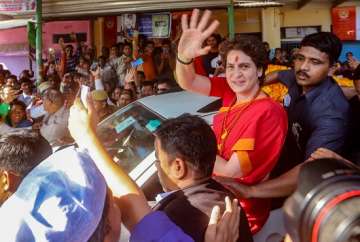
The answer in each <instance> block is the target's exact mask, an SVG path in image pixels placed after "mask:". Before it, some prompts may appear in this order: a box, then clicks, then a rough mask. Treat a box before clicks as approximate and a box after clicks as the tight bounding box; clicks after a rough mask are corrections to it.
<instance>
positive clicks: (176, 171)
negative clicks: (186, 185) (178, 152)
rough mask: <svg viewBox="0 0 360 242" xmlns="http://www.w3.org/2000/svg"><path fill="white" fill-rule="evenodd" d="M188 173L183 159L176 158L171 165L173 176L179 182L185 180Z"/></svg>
mask: <svg viewBox="0 0 360 242" xmlns="http://www.w3.org/2000/svg"><path fill="white" fill-rule="evenodd" d="M187 172H188V168H187V165H186V162H185V161H184V160H183V159H180V158H175V160H173V161H172V164H171V173H172V176H173V177H174V178H176V179H178V180H181V179H183V178H184V177H185V176H186V175H187Z"/></svg>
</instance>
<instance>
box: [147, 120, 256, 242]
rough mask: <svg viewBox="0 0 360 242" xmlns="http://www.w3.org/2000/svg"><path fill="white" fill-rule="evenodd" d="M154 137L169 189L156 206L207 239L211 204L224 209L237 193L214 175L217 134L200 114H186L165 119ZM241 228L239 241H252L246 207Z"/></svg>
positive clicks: (161, 175) (190, 232) (160, 171)
mask: <svg viewBox="0 0 360 242" xmlns="http://www.w3.org/2000/svg"><path fill="white" fill-rule="evenodd" d="M155 137H156V138H155V155H156V158H157V161H156V168H157V170H158V176H159V180H160V183H161V185H162V187H163V189H164V191H165V192H166V193H165V194H161V196H160V197H163V198H162V199H161V200H160V201H159V203H158V204H157V205H155V207H154V208H153V210H157V211H163V212H165V213H166V215H167V216H168V217H169V218H170V219H171V220H172V221H173V222H174V223H175V224H176V225H177V226H179V227H180V228H181V229H182V230H183V231H184V232H185V233H186V234H188V235H189V236H190V237H192V238H193V239H194V241H196V242H201V241H204V233H205V230H206V227H207V224H208V221H209V218H210V214H211V210H212V207H213V206H215V205H218V206H220V208H221V209H222V210H223V209H224V205H223V200H224V198H225V197H226V196H229V197H231V198H233V197H234V195H233V194H232V193H231V192H230V191H229V190H227V189H226V188H225V187H223V186H222V185H221V184H220V183H218V182H216V181H215V180H213V179H212V178H211V175H212V171H213V169H214V164H215V159H216V152H217V147H216V146H217V145H216V138H215V134H214V133H213V131H212V129H211V127H210V126H209V125H208V124H206V122H205V121H204V120H202V119H201V118H199V117H195V116H190V115H185V116H182V117H179V118H176V119H169V120H167V121H165V122H164V123H162V125H161V126H160V127H159V129H158V130H157V131H156V133H155ZM190 221H191V223H190ZM239 231H240V237H239V239H238V241H239V242H240V241H241V242H251V241H252V236H251V232H250V229H249V225H248V222H247V219H246V215H245V213H244V212H243V210H241V213H240V225H239Z"/></svg>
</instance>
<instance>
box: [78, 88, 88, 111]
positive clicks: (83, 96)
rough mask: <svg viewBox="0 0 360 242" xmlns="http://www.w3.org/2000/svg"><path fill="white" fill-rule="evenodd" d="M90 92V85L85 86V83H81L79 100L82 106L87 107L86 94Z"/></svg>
mask: <svg viewBox="0 0 360 242" xmlns="http://www.w3.org/2000/svg"><path fill="white" fill-rule="evenodd" d="M89 92H90V87H88V86H85V85H81V89H80V100H81V102H82V103H83V105H84V107H85V108H86V109H87V108H88V106H87V95H88V94H89Z"/></svg>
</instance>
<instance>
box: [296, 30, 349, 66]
mask: <svg viewBox="0 0 360 242" xmlns="http://www.w3.org/2000/svg"><path fill="white" fill-rule="evenodd" d="M305 46H310V47H313V48H315V49H317V50H319V51H321V52H324V53H326V54H327V55H328V57H329V62H330V65H333V64H335V63H336V61H337V60H338V59H339V56H340V54H341V50H342V43H341V41H340V39H339V38H338V37H337V36H336V35H335V34H333V33H330V32H319V33H314V34H310V35H307V36H305V37H304V38H303V40H302V41H301V43H300V47H305Z"/></svg>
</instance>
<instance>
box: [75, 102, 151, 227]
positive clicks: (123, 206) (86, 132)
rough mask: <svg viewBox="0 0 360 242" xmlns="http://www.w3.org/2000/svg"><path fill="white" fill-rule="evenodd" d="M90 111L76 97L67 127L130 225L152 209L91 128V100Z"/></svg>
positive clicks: (134, 223) (92, 117)
mask: <svg viewBox="0 0 360 242" xmlns="http://www.w3.org/2000/svg"><path fill="white" fill-rule="evenodd" d="M88 108H89V114H88V112H87V111H86V110H85V108H84V107H83V105H82V104H81V102H80V100H79V99H77V100H76V101H75V104H74V105H73V106H72V108H71V109H70V118H69V130H70V133H71V135H72V137H73V138H74V139H75V141H76V142H77V144H78V145H79V146H80V147H82V148H86V149H87V150H88V151H89V154H90V156H91V157H92V159H93V160H94V162H95V164H96V166H97V167H98V169H99V170H100V172H101V173H102V174H103V176H104V178H105V180H106V183H107V185H108V187H109V188H110V189H111V190H112V193H113V196H114V198H115V202H116V204H117V205H118V207H119V208H120V210H121V213H122V221H123V223H124V224H125V225H126V227H127V228H128V229H129V230H130V231H131V229H132V228H133V227H134V226H135V225H136V224H137V223H138V222H139V221H140V220H141V219H142V218H143V217H144V216H145V215H147V214H148V213H150V212H151V209H150V207H149V206H148V204H147V201H146V198H145V196H144V194H143V192H142V191H141V189H140V188H139V187H138V186H137V185H136V183H135V182H134V181H133V180H131V178H130V177H129V176H128V174H127V173H126V172H125V171H124V170H123V169H122V168H121V167H120V166H118V165H117V164H116V163H115V162H113V160H112V159H111V157H110V155H109V154H108V153H107V151H106V150H105V148H104V146H103V145H102V143H101V142H100V141H99V139H98V138H97V136H96V133H95V131H94V124H93V122H92V120H94V116H93V113H94V109H93V103H92V102H91V101H90V102H88Z"/></svg>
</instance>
